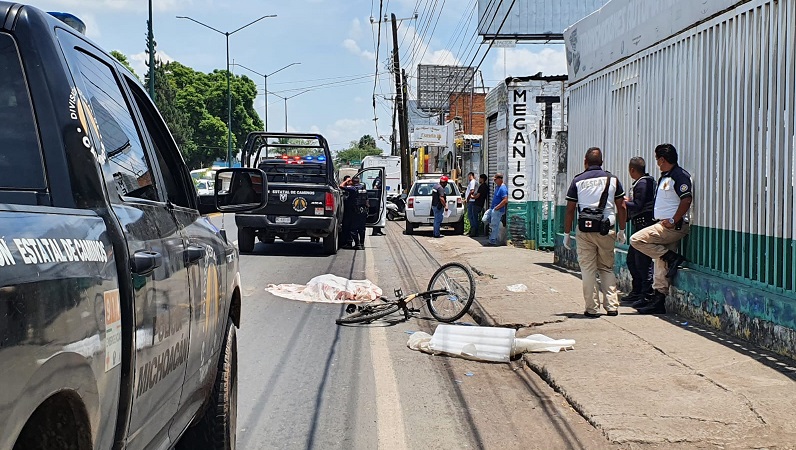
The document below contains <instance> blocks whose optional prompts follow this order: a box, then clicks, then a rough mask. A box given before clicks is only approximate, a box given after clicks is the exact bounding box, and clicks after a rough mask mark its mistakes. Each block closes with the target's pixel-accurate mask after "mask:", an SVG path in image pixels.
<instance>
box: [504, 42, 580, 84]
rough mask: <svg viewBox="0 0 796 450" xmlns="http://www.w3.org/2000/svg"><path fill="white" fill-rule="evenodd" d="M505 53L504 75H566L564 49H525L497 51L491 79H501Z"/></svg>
mask: <svg viewBox="0 0 796 450" xmlns="http://www.w3.org/2000/svg"><path fill="white" fill-rule="evenodd" d="M504 52H505V57H506V58H505V61H506V64H505V66H506V67H505V74H506V75H507V76H515V77H523V76H528V75H534V74H536V73H538V72H542V74H543V75H566V73H567V58H566V54H565V52H564V49H563V48H561V49H557V48H551V47H544V48H542V49H541V50H539V51H533V50H529V49H526V48H508V49H503V48H501V49H498V51H497V52H496V55H497V57H496V59H495V63H494V65H493V66H492V78H493V79H503V78H504V77H503V74H504V70H503V61H504V59H503V55H504Z"/></svg>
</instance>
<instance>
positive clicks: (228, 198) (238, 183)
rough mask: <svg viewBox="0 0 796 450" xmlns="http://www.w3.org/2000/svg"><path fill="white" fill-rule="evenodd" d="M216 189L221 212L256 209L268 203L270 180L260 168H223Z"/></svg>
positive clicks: (218, 173)
mask: <svg viewBox="0 0 796 450" xmlns="http://www.w3.org/2000/svg"><path fill="white" fill-rule="evenodd" d="M215 189H216V195H215V198H216V209H217V210H218V211H219V212H243V211H254V210H256V209H260V208H262V207H264V206H265V205H266V204H267V203H268V180H267V179H266V177H265V172H263V171H262V170H260V169H253V168H234V169H221V170H219V171H218V172H216V186H215Z"/></svg>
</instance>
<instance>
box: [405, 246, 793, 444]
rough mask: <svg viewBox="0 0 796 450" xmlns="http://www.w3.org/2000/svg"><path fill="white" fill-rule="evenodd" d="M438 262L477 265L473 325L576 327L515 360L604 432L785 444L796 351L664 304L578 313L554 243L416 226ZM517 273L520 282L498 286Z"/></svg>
mask: <svg viewBox="0 0 796 450" xmlns="http://www.w3.org/2000/svg"><path fill="white" fill-rule="evenodd" d="M418 239H419V240H420V241H421V242H423V243H424V244H425V247H426V248H427V249H428V250H429V251H430V252H431V253H432V254H434V256H435V257H436V258H437V260H438V261H440V262H447V261H460V262H466V263H467V264H469V265H470V267H472V268H473V269H474V270H475V271H476V272H477V273H478V274H479V275H478V277H477V278H478V286H477V305H475V306H474V308H473V311H472V313H473V316H474V317H475V318H476V320H477V321H478V322H479V323H480V324H481V325H492V326H506V327H514V328H517V329H518V333H517V334H518V336H525V335H529V334H534V333H542V334H545V335H547V336H550V337H552V338H556V339H564V338H566V339H575V340H576V342H577V344H576V345H575V350H574V351H569V352H563V353H557V354H555V353H533V354H526V355H525V356H524V359H525V362H526V363H527V364H528V365H529V366H530V367H531V368H532V369H533V370H534V371H535V372H536V373H538V374H539V375H540V376H541V377H542V378H543V379H544V380H545V381H547V382H548V383H549V384H550V385H551V386H553V387H554V388H555V389H556V390H557V391H558V392H560V393H561V394H562V395H563V396H564V397H565V398H566V399H567V401H568V402H569V403H570V405H571V406H572V407H573V408H574V409H576V410H577V411H578V412H579V413H580V414H581V415H582V416H583V417H585V418H586V419H587V420H588V421H589V422H590V423H592V424H593V425H594V426H595V427H597V428H598V429H600V430H602V432H603V433H604V434H605V435H606V436H607V437H608V439H610V440H611V441H612V442H614V443H618V444H626V445H629V446H631V447H637V446H638V447H644V446H645V445H644V444H653V445H654V444H657V445H655V446H660V445H664V446H665V447H667V448H669V447H677V448H714V447H721V448H791V449H792V448H796V382H794V381H796V363H794V362H793V361H791V360H787V359H785V358H783V357H781V356H778V355H774V354H772V353H771V352H767V351H762V350H759V349H756V348H753V347H751V346H749V345H748V344H746V343H744V342H743V341H740V340H735V339H733V338H730V337H728V336H725V335H723V334H721V333H719V332H713V331H711V330H710V329H709V328H707V327H705V326H702V325H700V324H695V323H689V322H686V319H682V318H679V317H677V316H675V315H660V316H644V315H638V314H636V313H635V310H633V309H632V308H628V307H622V308H621V309H620V315H619V316H617V317H609V316H602V317H601V318H599V319H590V318H586V317H585V316H583V311H584V302H583V298H582V293H581V292H582V291H581V281H580V278H579V274H578V273H575V272H569V271H565V270H561V269H558V268H556V267H554V266H553V265H552V261H553V254H552V253H546V252H538V251H531V250H525V249H518V248H513V247H483V246H482V245H481V244H482V242H483V240H475V239H471V238H468V237H466V236H450V235H449V236H446V237H445V238H444V239H430V238H427V237H422V236H418ZM519 283H522V284H525V285H526V286H527V287H528V290H527V292H522V293H515V292H511V291H509V290H508V289H507V286H509V285H514V284H519Z"/></svg>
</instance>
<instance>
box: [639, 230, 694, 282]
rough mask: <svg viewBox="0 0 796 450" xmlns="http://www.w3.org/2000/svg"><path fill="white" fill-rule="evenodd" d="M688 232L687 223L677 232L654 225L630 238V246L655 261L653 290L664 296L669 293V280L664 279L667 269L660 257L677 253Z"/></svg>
mask: <svg viewBox="0 0 796 450" xmlns="http://www.w3.org/2000/svg"><path fill="white" fill-rule="evenodd" d="M689 230H690V228H689V225H688V224H687V223H683V227H682V228H681V229H679V230H675V229H674V228H672V229H669V228H666V227H664V226H663V225H661V224H660V223H656V224H655V225H651V226H648V227H647V228H644V229H643V230H639V231H637V232H635V233H633V236H630V245H632V246H633V247H635V248H636V250H638V251H640V252H641V253H644V254H645V255H647V256H649V257H650V258H653V259H654V260H655V275H654V276H653V279H652V288H653V289H654V290H656V291H658V292H662V293H664V294H668V293H669V279H668V278H666V272H667V271H668V270H669V267H668V265H667V264H666V262H665V261H664V260H662V259H661V256H663V255H665V254H666V252H668V251H670V250H671V251H677V244H678V243H679V242H680V240H681V239H682V238H684V237H686V236H687V235H688V232H689Z"/></svg>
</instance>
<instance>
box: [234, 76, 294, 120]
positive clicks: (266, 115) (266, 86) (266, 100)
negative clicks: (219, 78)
mask: <svg viewBox="0 0 796 450" xmlns="http://www.w3.org/2000/svg"><path fill="white" fill-rule="evenodd" d="M296 64H301V63H300V62H294V63H290V64H288V65H286V66H285V67H283V68H281V69H279V70H274V71H273V72H271V73H269V74H268V75H265V74H262V73H260V72H257V71H256V70H254V69H250V68H248V67H246V66H244V65H243V64H235V63H234V62H233V63H232V65H233V66H238V67H241V68H243V69H246V70H248V71H249V72H251V73H253V74H255V75H259V76H261V77H263V83H264V84H265V108H263V109H265V116H264V119H265V131H268V77H270V76H271V75H273V74H275V73H277V72H281V71H283V70H285V69H287V68H288V67H290V66H295V65H296Z"/></svg>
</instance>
